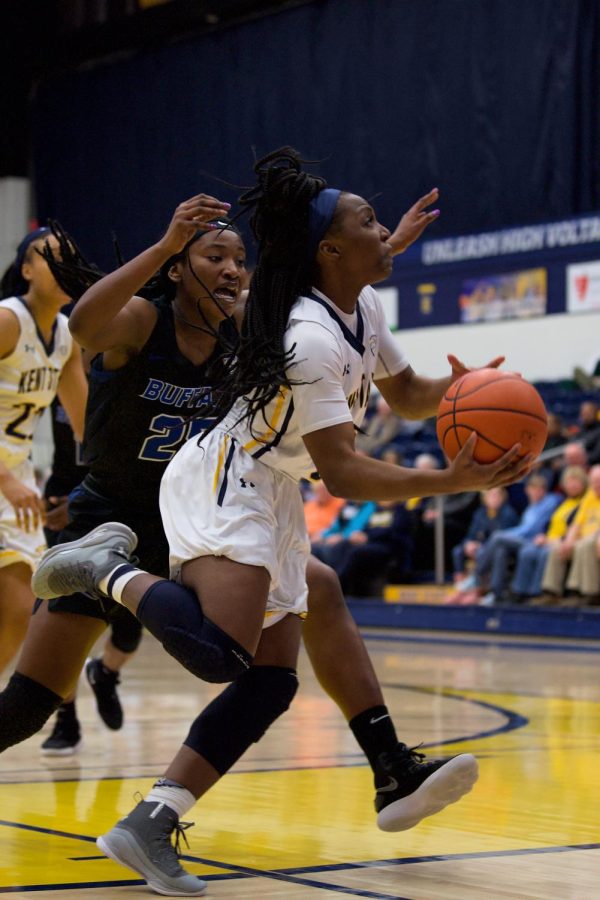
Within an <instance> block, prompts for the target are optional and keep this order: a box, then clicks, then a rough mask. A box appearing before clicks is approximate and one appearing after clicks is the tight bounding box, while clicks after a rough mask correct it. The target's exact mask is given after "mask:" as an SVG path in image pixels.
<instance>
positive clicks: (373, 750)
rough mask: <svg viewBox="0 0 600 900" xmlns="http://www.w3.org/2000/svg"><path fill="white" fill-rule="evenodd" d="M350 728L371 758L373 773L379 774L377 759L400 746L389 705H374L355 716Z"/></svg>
mask: <svg viewBox="0 0 600 900" xmlns="http://www.w3.org/2000/svg"><path fill="white" fill-rule="evenodd" d="M349 725H350V728H351V729H352V733H353V735H354V737H355V738H356V740H357V741H358V743H359V745H360V748H361V750H362V751H363V753H364V754H365V756H366V757H367V759H368V760H369V765H370V766H371V768H372V769H373V773H374V774H375V776H377V774H378V772H379V766H378V764H377V760H378V758H379V756H380V754H381V753H392V752H393V751H394V750H395V749H396V747H397V746H398V738H397V736H396V729H395V728H394V723H393V722H392V720H391V718H390V714H389V712H388V708H387V706H372V707H371V709H365V710H364V712H361V713H359V714H358V715H357V716H354V718H353V719H351V720H350V722H349Z"/></svg>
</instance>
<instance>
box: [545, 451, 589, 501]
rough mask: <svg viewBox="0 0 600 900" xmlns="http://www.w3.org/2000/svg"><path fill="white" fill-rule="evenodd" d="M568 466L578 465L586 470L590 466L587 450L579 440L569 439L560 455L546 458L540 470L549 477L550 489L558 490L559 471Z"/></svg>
mask: <svg viewBox="0 0 600 900" xmlns="http://www.w3.org/2000/svg"><path fill="white" fill-rule="evenodd" d="M570 466H580V467H581V468H582V469H585V471H586V472H587V471H588V469H589V467H590V464H589V460H588V453H587V450H586V449H585V447H584V446H583V444H582V443H581V441H577V440H570V441H569V443H568V444H565V445H564V450H563V452H562V455H561V456H555V457H554V459H551V460H548V463H547V465H546V466H545V467H544V468H543V469H541V470H540V471H541V472H542V474H544V475H545V476H546V477H547V478H548V477H549V484H550V487H551V489H552V490H558V487H559V483H560V476H561V473H562V472H563V471H564V470H565V469H568V468H569V467H570Z"/></svg>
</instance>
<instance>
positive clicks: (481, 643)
mask: <svg viewBox="0 0 600 900" xmlns="http://www.w3.org/2000/svg"><path fill="white" fill-rule="evenodd" d="M383 627H384V626H382V628H383ZM360 633H361V635H362V636H363V638H365V639H366V640H369V641H391V642H394V643H403V642H404V643H407V644H455V645H459V646H462V647H464V646H467V647H502V649H504V650H507V649H508V650H540V651H544V652H548V651H549V650H553V651H559V652H563V653H573V652H577V653H600V641H598V643H597V645H596V646H592V645H591V644H583V645H581V644H541V643H539V644H538V643H533V642H527V641H499V640H497V639H493V640H488V641H485V640H483V639H478V638H474V639H473V640H470V639H469V638H445V637H443V638H442V637H416V636H412V637H411V636H408V635H407V636H404V635H395V634H390V635H386V634H372V633H371V632H368V631H363V630H362V629H361V632H360Z"/></svg>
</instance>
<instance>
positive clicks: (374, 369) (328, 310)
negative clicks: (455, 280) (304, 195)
mask: <svg viewBox="0 0 600 900" xmlns="http://www.w3.org/2000/svg"><path fill="white" fill-rule="evenodd" d="M284 345H285V349H286V350H291V349H292V347H294V351H293V352H294V363H293V364H292V366H291V367H290V368H289V370H288V371H289V377H290V380H291V381H299V382H303V383H302V384H293V385H292V387H291V388H285V387H284V388H281V390H280V391H279V394H278V395H277V396H276V397H275V398H274V399H273V400H272V401H271V403H270V404H269V406H268V407H267V409H266V410H265V416H264V419H263V415H262V413H259V414H258V415H257V416H256V419H255V421H254V425H253V427H252V432H251V431H250V425H249V422H248V420H247V419H246V420H244V421H243V422H241V423H240V424H238V425H235V424H234V423H235V422H236V420H237V419H239V417H240V415H241V414H242V412H243V410H244V408H245V404H244V402H243V401H242V400H239V401H237V402H236V404H235V405H234V407H233V408H232V410H231V412H230V413H229V414H228V415H227V417H226V419H225V420H224V422H223V425H222V427H223V428H226V429H227V430H228V431H230V433H231V434H232V435H233V437H234V438H236V439H237V440H238V441H239V443H240V444H241V445H242V446H243V447H244V449H245V450H246V451H247V452H248V453H250V454H251V455H252V456H253V457H255V458H256V459H260V461H261V462H262V463H264V464H265V465H267V466H271V467H272V468H274V469H277V470H278V471H280V472H283V473H284V474H286V475H289V476H290V477H291V478H293V479H295V480H296V481H299V480H300V479H301V478H310V477H311V476H312V475H314V473H315V464H314V463H313V461H312V459H311V457H310V455H309V453H308V450H307V449H306V447H305V445H304V441H303V440H302V437H303V435H305V434H310V433H311V432H313V431H318V430H319V429H321V428H328V427H330V426H332V425H339V424H341V423H343V422H354V424H355V425H358V426H360V424H361V422H362V421H363V419H364V415H365V411H366V408H367V403H368V400H369V393H370V390H371V382H372V381H373V380H375V381H377V380H379V379H383V378H389V377H390V376H392V375H396V374H397V373H398V372H402V371H403V370H404V369H405V368H406V367H407V366H408V360H407V359H406V357H405V355H404V353H403V352H402V350H401V349H400V348H399V346H398V344H397V343H396V341H395V339H394V337H393V336H392V334H391V332H390V330H389V327H388V325H387V323H386V321H385V317H384V314H383V308H382V306H381V301H380V300H379V297H378V295H377V293H376V291H375V290H374V289H373V288H372V287H365V288H363V290H362V291H361V293H360V295H359V298H358V301H357V304H356V309H355V311H354V312H353V313H351V314H348V313H344V312H342V311H341V310H340V309H339V308H338V307H337V306H335V304H333V303H332V302H331V300H329V299H328V298H327V297H326V296H325V295H324V294H322V293H321V292H320V291H317V290H316V289H313V290H312V292H311V295H310V296H307V297H299V298H298V300H297V301H296V303H295V304H294V306H293V307H292V310H291V312H290V317H289V321H288V327H287V330H286V333H285V338H284ZM267 423H268V424H267Z"/></svg>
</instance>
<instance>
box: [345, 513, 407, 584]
mask: <svg viewBox="0 0 600 900" xmlns="http://www.w3.org/2000/svg"><path fill="white" fill-rule="evenodd" d="M411 550H412V535H411V516H410V513H409V512H408V510H407V509H406V504H404V503H394V502H393V501H383V502H379V503H376V504H375V506H374V509H372V511H371V513H370V515H369V518H368V519H367V521H366V522H365V523H364V525H363V527H362V529H361V530H359V531H354V532H352V534H351V535H350V536H349V537H348V538H346V539H345V540H344V541H343V542H341V543H339V544H337V546H336V551H337V558H336V560H335V566H334V568H335V569H336V571H337V573H338V576H339V579H340V582H341V584H342V588H343V591H344V593H345V594H346V595H353V596H358V597H361V596H362V597H366V596H370V595H372V594H373V593H376V592H378V590H379V589H380V587H381V584H382V582H384V581H385V577H386V572H387V568H388V565H389V564H390V563H391V562H392V561H393V563H394V566H395V568H396V571H400V572H403V573H405V572H408V571H409V565H410V557H411ZM374 587H376V588H377V589H378V590H377V591H374Z"/></svg>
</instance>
